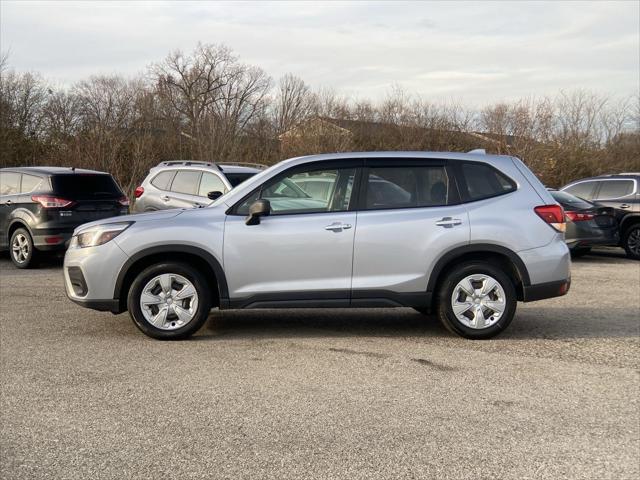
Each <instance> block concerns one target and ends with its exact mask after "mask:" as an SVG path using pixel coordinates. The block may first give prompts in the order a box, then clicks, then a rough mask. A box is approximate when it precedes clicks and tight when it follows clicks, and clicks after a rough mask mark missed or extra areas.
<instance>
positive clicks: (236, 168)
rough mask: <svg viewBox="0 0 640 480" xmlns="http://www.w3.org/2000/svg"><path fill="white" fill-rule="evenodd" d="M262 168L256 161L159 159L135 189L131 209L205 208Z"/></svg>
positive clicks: (138, 210) (146, 210)
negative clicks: (225, 161)
mask: <svg viewBox="0 0 640 480" xmlns="http://www.w3.org/2000/svg"><path fill="white" fill-rule="evenodd" d="M265 168H266V167H265V166H264V165H260V164H256V163H233V164H223V165H216V164H214V163H211V162H197V161H194V160H172V161H169V162H162V163H160V164H159V165H158V166H156V167H154V168H152V169H151V170H150V171H149V175H147V178H145V179H144V182H142V185H140V186H139V187H138V188H136V190H135V192H134V196H135V198H136V200H135V204H134V206H133V209H132V210H133V211H134V212H151V211H154V210H165V209H167V208H191V207H204V206H206V205H209V204H210V203H211V202H212V201H213V200H215V199H216V198H218V197H220V196H222V195H224V194H225V193H227V192H228V191H229V190H231V189H232V188H234V187H237V186H238V185H239V184H240V183H242V182H244V181H245V180H247V179H248V178H251V177H252V176H254V175H255V174H256V173H259V172H260V171H262V170H264V169H265Z"/></svg>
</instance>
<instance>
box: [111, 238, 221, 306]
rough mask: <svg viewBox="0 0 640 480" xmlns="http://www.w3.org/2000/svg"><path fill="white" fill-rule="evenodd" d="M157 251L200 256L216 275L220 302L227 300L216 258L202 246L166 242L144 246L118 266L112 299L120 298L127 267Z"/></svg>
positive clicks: (219, 266)
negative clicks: (148, 246)
mask: <svg viewBox="0 0 640 480" xmlns="http://www.w3.org/2000/svg"><path fill="white" fill-rule="evenodd" d="M158 253H186V254H190V255H195V256H198V257H200V258H201V259H202V260H204V261H205V262H207V264H208V265H209V267H211V270H213V272H214V274H215V276H216V283H217V284H218V294H219V298H220V304H221V305H222V304H223V303H226V302H228V298H229V287H228V286H227V277H226V276H225V274H224V270H223V268H222V265H220V262H218V259H217V258H216V257H214V256H213V255H212V254H211V253H209V252H207V251H206V250H204V249H202V248H199V247H194V246H192V245H181V244H166V245H158V246H155V247H150V248H145V249H144V250H141V251H139V252H137V253H135V254H133V255H132V256H130V257H129V258H128V259H127V261H126V262H125V263H124V265H122V267H121V268H120V272H119V273H118V278H117V280H116V285H115V288H114V291H113V298H114V300H119V299H120V291H121V289H122V287H123V283H124V279H125V277H126V275H127V273H128V271H129V269H130V268H131V267H132V266H133V265H134V264H135V263H136V262H138V261H139V260H142V259H144V258H146V257H149V256H151V255H156V254H158ZM168 260H169V259H168Z"/></svg>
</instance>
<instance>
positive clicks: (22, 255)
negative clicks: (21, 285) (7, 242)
mask: <svg viewBox="0 0 640 480" xmlns="http://www.w3.org/2000/svg"><path fill="white" fill-rule="evenodd" d="M29 251H30V250H29V240H27V237H26V236H25V235H24V234H22V233H19V234H17V235H16V236H15V237H13V243H12V244H11V254H12V255H13V259H14V260H15V261H16V262H17V263H24V262H26V261H27V259H28V258H29Z"/></svg>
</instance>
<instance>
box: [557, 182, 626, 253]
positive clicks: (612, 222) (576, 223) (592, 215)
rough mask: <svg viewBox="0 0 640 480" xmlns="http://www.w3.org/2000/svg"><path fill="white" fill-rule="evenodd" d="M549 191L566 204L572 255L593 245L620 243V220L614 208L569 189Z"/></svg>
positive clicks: (566, 238)
mask: <svg viewBox="0 0 640 480" xmlns="http://www.w3.org/2000/svg"><path fill="white" fill-rule="evenodd" d="M550 193H551V196H552V197H553V198H554V200H555V201H556V202H558V203H559V204H560V205H562V208H564V215H565V220H566V222H567V231H566V233H565V241H566V242H567V246H568V247H569V249H570V250H571V254H572V255H574V256H580V255H584V254H586V253H589V251H590V250H591V247H592V246H594V245H617V244H618V242H619V235H618V222H617V220H616V217H615V213H614V210H613V208H611V207H602V206H598V205H595V204H593V203H591V202H587V201H586V200H583V199H581V198H578V197H576V196H574V195H571V194H570V193H567V192H558V191H555V190H552V191H550Z"/></svg>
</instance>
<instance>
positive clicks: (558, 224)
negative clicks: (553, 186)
mask: <svg viewBox="0 0 640 480" xmlns="http://www.w3.org/2000/svg"><path fill="white" fill-rule="evenodd" d="M533 210H534V211H535V212H536V213H537V214H538V216H539V217H540V218H541V219H542V220H544V221H545V222H547V223H548V224H549V225H550V226H551V227H553V228H554V229H555V230H557V231H558V232H564V231H565V230H566V229H567V224H566V223H564V210H563V209H562V207H561V206H560V205H540V206H538V207H535V208H534V209H533Z"/></svg>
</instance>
